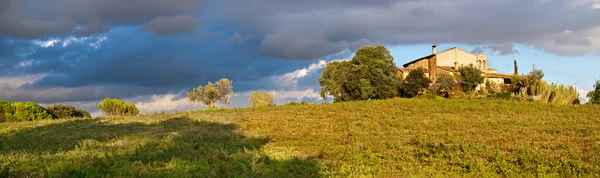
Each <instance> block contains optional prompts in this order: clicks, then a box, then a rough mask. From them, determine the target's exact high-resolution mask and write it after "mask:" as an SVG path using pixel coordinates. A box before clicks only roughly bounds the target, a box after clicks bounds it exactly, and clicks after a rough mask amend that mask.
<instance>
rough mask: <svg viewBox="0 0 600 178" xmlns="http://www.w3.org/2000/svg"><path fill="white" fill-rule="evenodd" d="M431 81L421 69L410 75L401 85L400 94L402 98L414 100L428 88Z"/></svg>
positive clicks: (411, 72)
mask: <svg viewBox="0 0 600 178" xmlns="http://www.w3.org/2000/svg"><path fill="white" fill-rule="evenodd" d="M430 83H431V80H429V78H427V76H425V71H424V70H423V69H421V68H419V69H415V70H413V71H410V73H408V76H406V79H405V80H404V82H403V83H402V84H401V85H400V88H399V93H401V95H402V96H404V97H408V98H412V97H415V96H417V95H418V94H419V93H420V92H421V90H423V89H425V88H427V87H428V86H429V84H430Z"/></svg>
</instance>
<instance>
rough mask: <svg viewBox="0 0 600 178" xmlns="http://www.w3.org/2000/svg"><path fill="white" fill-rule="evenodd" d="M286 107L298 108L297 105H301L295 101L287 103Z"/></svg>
mask: <svg viewBox="0 0 600 178" xmlns="http://www.w3.org/2000/svg"><path fill="white" fill-rule="evenodd" d="M284 105H286V106H296V105H300V104H299V103H297V102H295V101H290V102H287V103H285V104H284Z"/></svg>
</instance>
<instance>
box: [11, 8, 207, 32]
mask: <svg viewBox="0 0 600 178" xmlns="http://www.w3.org/2000/svg"><path fill="white" fill-rule="evenodd" d="M202 2H203V0H172V1H164V0H126V1H119V0H86V1H80V0H3V1H2V2H1V4H0V6H1V9H0V24H2V25H1V26H0V34H7V35H10V36H14V37H19V38H26V39H35V38H46V37H52V36H60V35H72V34H75V35H80V36H87V35H91V34H96V33H100V32H106V31H107V30H108V29H110V28H111V27H112V26H117V25H138V24H142V23H146V22H149V21H150V20H152V19H154V18H156V17H158V16H173V15H181V14H189V13H194V12H198V11H199V9H200V5H201V3H202Z"/></svg>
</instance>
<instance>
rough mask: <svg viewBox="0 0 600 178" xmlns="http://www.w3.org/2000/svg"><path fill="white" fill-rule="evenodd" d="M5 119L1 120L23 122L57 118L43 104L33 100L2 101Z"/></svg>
mask: <svg viewBox="0 0 600 178" xmlns="http://www.w3.org/2000/svg"><path fill="white" fill-rule="evenodd" d="M0 107H2V111H3V112H2V113H3V114H2V115H3V119H2V120H0V122H23V121H37V120H52V119H56V117H54V116H53V115H52V114H50V113H49V112H48V111H47V110H46V109H45V108H43V107H42V106H40V105H38V104H36V103H33V102H9V101H0Z"/></svg>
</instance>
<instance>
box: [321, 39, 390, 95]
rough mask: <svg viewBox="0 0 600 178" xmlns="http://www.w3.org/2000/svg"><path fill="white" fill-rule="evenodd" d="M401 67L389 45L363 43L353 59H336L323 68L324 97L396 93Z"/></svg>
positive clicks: (322, 84)
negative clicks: (397, 63)
mask: <svg viewBox="0 0 600 178" xmlns="http://www.w3.org/2000/svg"><path fill="white" fill-rule="evenodd" d="M397 70H398V68H397V67H396V65H395V64H394V58H393V57H392V55H391V53H390V52H389V51H388V50H387V49H386V48H385V47H383V46H377V47H373V46H365V47H362V48H360V49H359V50H358V51H357V52H356V55H354V57H353V58H352V60H350V61H343V62H332V63H329V64H328V65H327V67H325V69H323V73H322V74H321V78H319V84H320V85H321V97H323V99H327V96H328V95H332V96H333V98H334V102H339V101H350V100H369V99H386V98H391V97H394V96H395V95H396V94H397V91H396V89H395V88H396V87H395V82H396V80H398V79H397V78H396V72H397Z"/></svg>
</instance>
